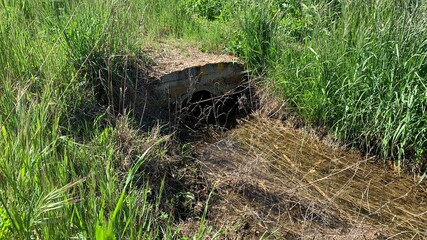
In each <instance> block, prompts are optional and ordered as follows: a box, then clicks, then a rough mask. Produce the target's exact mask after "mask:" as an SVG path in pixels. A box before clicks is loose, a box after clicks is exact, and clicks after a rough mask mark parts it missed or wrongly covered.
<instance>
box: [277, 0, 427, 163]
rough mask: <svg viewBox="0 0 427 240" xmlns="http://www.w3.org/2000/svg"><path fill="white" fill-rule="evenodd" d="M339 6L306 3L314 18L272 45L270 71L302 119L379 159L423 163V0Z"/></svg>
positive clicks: (425, 31)
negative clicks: (301, 31) (307, 29)
mask: <svg viewBox="0 0 427 240" xmlns="http://www.w3.org/2000/svg"><path fill="white" fill-rule="evenodd" d="M413 4H415V3H413ZM339 6H340V7H339V9H340V12H338V13H337V12H336V9H331V8H330V6H326V5H325V4H322V3H319V4H311V5H310V8H312V9H313V12H315V14H314V17H316V18H317V20H316V22H317V24H316V25H315V26H313V30H312V32H311V34H309V35H307V36H306V38H305V39H304V40H303V42H300V43H299V44H298V41H293V42H294V44H293V45H292V43H290V44H289V43H287V44H286V45H288V46H286V45H284V46H282V47H281V48H280V52H281V53H280V57H279V58H276V63H274V64H273V66H274V68H275V73H273V74H272V75H273V76H272V77H271V79H272V80H274V81H275V82H276V84H277V87H279V88H280V89H282V90H283V93H284V96H285V97H286V98H288V99H289V100H290V102H291V103H292V104H293V106H295V107H296V109H298V111H299V112H300V113H301V114H302V116H303V117H304V118H305V119H306V120H307V121H310V122H314V123H316V124H320V125H327V126H329V127H330V128H331V130H332V131H333V132H334V133H335V134H336V136H337V137H339V139H341V140H343V141H345V142H348V143H351V144H352V145H354V146H357V147H359V148H361V149H363V150H366V151H367V152H370V153H373V154H379V155H380V156H381V157H383V158H386V159H387V158H391V159H395V160H398V161H399V162H400V161H403V160H406V161H412V162H415V163H421V164H422V163H425V159H426V153H425V149H426V144H427V138H426V137H427V135H426V130H427V122H426V109H427V108H426V104H427V102H426V100H427V98H426V92H427V89H426V84H425V83H426V78H425V77H426V66H427V65H426V56H427V52H426V47H427V45H426V43H427V28H426V24H425V23H426V22H425V19H426V18H425V14H424V10H425V8H426V3H425V2H423V1H421V2H419V5H418V6H415V5H411V4H409V3H403V2H400V1H393V0H383V1H379V2H378V1H356V0H353V1H350V0H348V1H341V4H340V5H339ZM334 11H335V12H334ZM331 12H332V13H333V14H331ZM284 34H286V32H285V33H284ZM399 166H400V164H399Z"/></svg>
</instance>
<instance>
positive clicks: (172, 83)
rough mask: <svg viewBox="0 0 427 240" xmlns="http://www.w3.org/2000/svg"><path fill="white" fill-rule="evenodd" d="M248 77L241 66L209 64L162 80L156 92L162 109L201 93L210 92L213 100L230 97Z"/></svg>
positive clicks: (233, 63)
mask: <svg viewBox="0 0 427 240" xmlns="http://www.w3.org/2000/svg"><path fill="white" fill-rule="evenodd" d="M245 75H246V74H245V71H244V68H243V65H242V64H240V63H236V62H219V63H209V64H206V65H202V66H194V67H189V68H186V69H183V70H179V71H175V72H171V73H168V74H166V75H163V76H160V77H159V78H158V79H156V80H155V81H154V82H155V84H154V86H153V90H154V91H155V93H154V94H155V95H157V96H158V97H159V101H160V102H159V103H160V105H163V106H166V105H167V104H169V103H177V104H182V102H183V101H184V100H185V99H188V98H189V97H191V95H192V94H194V93H196V92H199V91H208V92H210V93H212V94H213V95H214V96H220V95H224V94H228V93H231V92H232V91H233V90H234V89H235V88H236V87H238V86H239V85H240V84H241V83H242V81H243V80H244V78H245Z"/></svg>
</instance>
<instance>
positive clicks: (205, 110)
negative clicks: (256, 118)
mask: <svg viewBox="0 0 427 240" xmlns="http://www.w3.org/2000/svg"><path fill="white" fill-rule="evenodd" d="M255 106H256V104H255V101H254V98H253V97H252V91H251V88H250V87H249V85H247V86H241V87H239V88H237V89H234V90H233V91H231V92H229V93H227V94H224V95H219V96H217V95H214V94H212V93H211V92H209V91H206V90H202V91H197V92H194V93H193V94H192V95H191V96H190V97H188V98H187V99H185V100H184V101H183V104H182V105H181V108H180V109H179V111H178V116H179V117H178V119H179V121H178V123H179V124H178V125H179V128H180V129H179V130H180V138H181V139H187V138H188V137H190V136H192V135H193V134H196V135H197V134H200V133H203V132H204V130H209V129H212V128H214V129H219V130H222V131H224V130H229V129H232V128H234V127H235V126H236V125H237V124H238V119H241V118H244V117H247V116H248V115H249V114H250V113H252V111H253V110H254V109H255Z"/></svg>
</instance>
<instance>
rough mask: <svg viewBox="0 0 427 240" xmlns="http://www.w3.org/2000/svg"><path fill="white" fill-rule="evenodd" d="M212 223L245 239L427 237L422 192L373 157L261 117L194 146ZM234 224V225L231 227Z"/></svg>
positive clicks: (426, 194) (425, 196) (426, 209)
mask: <svg viewBox="0 0 427 240" xmlns="http://www.w3.org/2000/svg"><path fill="white" fill-rule="evenodd" d="M199 147H200V148H201V149H203V150H201V151H200V160H201V161H202V162H203V164H204V168H205V172H206V174H207V175H208V178H209V179H210V181H211V184H216V186H217V191H218V196H219V197H218V198H217V199H216V200H215V201H214V202H212V206H211V215H210V219H211V223H212V224H214V225H216V226H217V227H222V228H224V229H225V230H224V231H225V232H224V233H225V236H227V234H228V236H234V237H237V238H238V237H240V238H242V239H248V238H254V239H257V238H260V237H266V236H267V235H262V234H263V233H265V232H267V233H268V234H271V235H269V236H270V237H272V238H284V239H425V238H426V237H427V218H426V215H427V192H426V189H425V188H423V187H422V186H417V185H415V184H414V182H413V180H412V179H411V178H410V177H409V176H406V175H403V174H402V175H400V176H399V175H398V174H397V173H395V172H392V171H391V169H390V168H389V167H387V166H386V165H384V164H381V163H378V161H377V160H376V159H374V158H362V157H361V156H360V154H358V153H357V152H349V151H343V150H342V149H340V148H337V147H333V146H330V145H328V144H325V143H324V141H321V140H319V139H318V138H315V137H313V136H312V135H310V134H307V132H305V131H304V129H302V128H300V129H295V128H293V127H292V126H287V125H286V124H284V123H283V122H282V121H280V120H274V119H271V118H266V117H264V116H263V115H262V114H255V116H254V117H253V118H252V119H250V120H246V121H244V122H243V123H242V124H241V125H240V126H239V127H238V128H237V129H235V130H232V131H231V132H230V133H229V135H228V136H227V137H226V138H223V139H222V140H219V141H218V142H216V143H215V144H206V145H205V146H199ZM230 226H233V227H230Z"/></svg>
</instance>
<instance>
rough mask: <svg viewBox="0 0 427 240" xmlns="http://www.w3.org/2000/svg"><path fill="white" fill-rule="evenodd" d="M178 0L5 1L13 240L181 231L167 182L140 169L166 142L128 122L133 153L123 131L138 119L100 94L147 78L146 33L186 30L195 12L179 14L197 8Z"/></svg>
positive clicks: (9, 234)
mask: <svg viewBox="0 0 427 240" xmlns="http://www.w3.org/2000/svg"><path fill="white" fill-rule="evenodd" d="M166 3H168V4H169V5H168V6H169V7H171V8H167V9H169V10H168V11H165V10H164V9H165V8H164V6H166ZM149 4H151V5H149ZM177 9H180V4H179V1H175V2H173V4H170V2H169V1H150V0H147V1H131V0H129V1H100V0H92V1H78V2H75V1H67V0H64V1H54V2H51V1H41V0H40V1H27V0H19V1H8V0H4V1H1V2H0V52H1V54H0V69H1V71H0V94H1V96H2V97H1V98H0V130H1V134H0V136H1V137H0V149H2V151H0V238H1V239H34V238H43V239H63V238H78V239H87V238H89V239H156V238H166V239H170V238H177V237H178V232H179V229H176V228H175V227H174V226H173V223H172V221H173V219H172V215H168V214H166V216H167V217H166V218H165V217H160V215H161V214H160V213H161V212H160V211H161V210H160V207H159V204H160V203H161V202H165V201H164V200H162V201H160V200H155V199H156V198H160V197H161V196H162V195H160V194H159V193H161V192H162V189H152V185H150V184H149V181H148V180H147V179H146V177H145V176H146V174H145V173H144V167H142V169H140V170H139V171H136V170H137V168H138V166H139V165H141V164H142V165H143V166H145V164H146V162H149V161H150V160H152V159H156V158H161V156H162V154H163V153H164V152H165V149H164V146H163V144H162V143H161V141H160V142H159V141H157V140H158V139H155V137H156V135H150V133H141V132H138V131H125V133H126V134H130V135H131V136H130V137H131V138H132V139H134V140H133V141H132V142H130V143H129V144H130V145H129V146H127V147H128V148H130V149H132V152H130V153H126V152H123V150H122V149H123V146H122V144H124V143H123V142H121V141H122V140H123V136H122V135H123V133H121V132H120V131H121V129H122V128H123V126H125V127H127V128H130V129H132V124H129V123H128V122H127V121H126V122H124V125H123V122H121V121H118V120H117V119H112V120H111V121H110V120H109V119H108V118H107V117H105V116H106V115H107V113H106V112H105V108H106V107H103V106H101V105H99V102H97V101H96V100H97V99H96V98H97V95H96V94H95V92H96V87H97V86H101V88H102V89H103V90H106V91H107V92H106V93H107V94H108V93H109V92H108V90H111V89H109V88H108V85H106V84H108V83H111V82H117V83H120V82H123V81H132V80H134V79H135V74H134V73H133V72H132V70H134V68H132V66H128V65H127V64H126V63H130V62H131V61H127V59H135V60H136V61H137V62H138V64H141V65H145V64H148V62H149V60H148V58H147V57H146V56H145V55H144V53H143V52H142V49H141V47H142V44H143V42H144V41H145V40H146V39H148V38H150V37H152V38H154V37H153V36H163V34H172V35H174V36H181V34H183V33H184V32H185V31H186V30H184V28H187V26H188V25H187V23H188V22H190V21H191V19H190V17H187V18H183V20H182V24H181V25H179V24H178V23H173V22H172V23H170V22H169V21H172V20H173V19H175V18H177V19H182V18H180V16H181V15H179V14H183V15H182V16H184V17H185V13H182V12H180V11H178V10H177ZM157 10H162V11H164V13H163V14H160V15H159V17H157V15H155V13H156V11H157ZM157 13H158V12H157ZM159 19H163V20H161V21H160V20H159ZM156 20H159V21H160V22H162V24H161V25H157V24H156ZM150 24H151V25H150ZM104 87H106V88H104ZM122 113H124V114H125V113H126V112H125V111H122ZM130 122H131V121H130ZM76 126H77V127H76ZM132 144H133V145H132ZM149 148H151V149H152V151H150V154H148V155H146V154H145V151H146V150H147V149H149ZM138 159H139V161H137V160H138ZM123 162H128V163H129V164H130V165H129V166H130V167H126V168H125V169H122V168H119V167H118V166H121V165H123ZM134 164H136V165H135V167H132V166H133V165H134ZM125 170H129V171H130V174H129V177H128V179H127V181H125V180H124V179H123V178H122V175H123V174H125V173H124V172H123V171H125Z"/></svg>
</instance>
